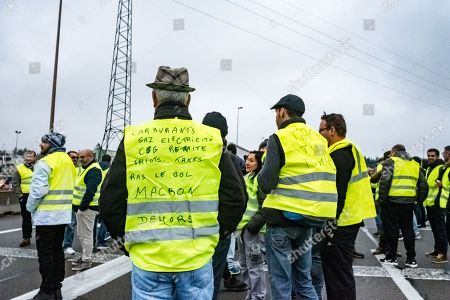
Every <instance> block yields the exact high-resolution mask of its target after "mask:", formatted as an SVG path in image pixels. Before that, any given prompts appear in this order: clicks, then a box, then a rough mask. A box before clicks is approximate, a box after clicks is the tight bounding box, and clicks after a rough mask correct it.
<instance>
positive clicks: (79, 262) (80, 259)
mask: <svg viewBox="0 0 450 300" xmlns="http://www.w3.org/2000/svg"><path fill="white" fill-rule="evenodd" d="M82 262H83V259H82V258H81V257H80V258H79V259H75V260H72V266H78V265H79V264H81V263H82Z"/></svg>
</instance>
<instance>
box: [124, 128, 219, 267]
mask: <svg viewBox="0 0 450 300" xmlns="http://www.w3.org/2000/svg"><path fill="white" fill-rule="evenodd" d="M124 146H125V157H126V166H127V171H126V176H127V189H128V201H127V218H126V223H125V247H126V249H127V250H128V251H129V253H130V257H131V260H132V261H133V263H134V264H135V265H136V266H137V267H139V268H141V269H143V270H147V271H152V272H184V271H191V270H196V269H199V268H201V267H203V266H204V265H205V264H207V263H208V262H209V261H210V260H211V258H212V255H213V254H214V249H215V247H216V245H217V242H218V240H219V224H218V221H217V216H218V202H219V200H218V199H219V198H218V191H219V184H220V176H221V173H220V170H219V161H220V158H221V155H222V147H223V141H222V137H221V135H220V131H219V130H217V129H215V128H212V127H208V126H205V125H202V124H200V123H197V122H194V121H191V120H180V119H164V120H153V121H150V122H146V123H143V124H140V125H136V126H131V127H127V128H126V129H125V136H124Z"/></svg>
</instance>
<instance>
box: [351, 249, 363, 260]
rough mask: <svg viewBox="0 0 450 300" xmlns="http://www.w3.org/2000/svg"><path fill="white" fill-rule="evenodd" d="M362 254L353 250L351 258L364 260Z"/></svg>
mask: <svg viewBox="0 0 450 300" xmlns="http://www.w3.org/2000/svg"><path fill="white" fill-rule="evenodd" d="M364 257H365V256H364V254H362V253H359V252H356V251H355V250H353V258H364Z"/></svg>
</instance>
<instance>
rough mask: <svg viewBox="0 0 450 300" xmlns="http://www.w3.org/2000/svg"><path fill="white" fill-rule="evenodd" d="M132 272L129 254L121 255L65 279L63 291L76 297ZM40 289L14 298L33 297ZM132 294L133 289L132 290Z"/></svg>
mask: <svg viewBox="0 0 450 300" xmlns="http://www.w3.org/2000/svg"><path fill="white" fill-rule="evenodd" d="M129 272H131V261H130V258H129V257H127V256H120V257H118V258H116V259H113V260H111V261H109V262H107V263H104V264H102V265H99V266H96V267H94V268H91V269H88V270H86V271H84V272H80V273H78V274H75V275H73V276H70V277H68V278H66V279H64V282H63V286H62V288H61V292H62V295H63V299H76V298H77V297H80V296H82V295H85V294H87V293H89V292H90V291H92V290H95V289H97V288H99V287H101V286H103V285H105V284H107V283H108V282H111V281H113V280H114V279H117V278H119V277H121V276H123V275H125V274H127V273H129ZM38 292H39V289H36V290H34V291H31V292H29V293H26V294H24V295H21V296H19V297H16V298H13V299H12V300H25V299H31V298H32V297H34V296H35V295H36V294H37V293H38ZM130 294H131V291H130Z"/></svg>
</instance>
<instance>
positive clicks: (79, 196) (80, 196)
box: [73, 195, 83, 199]
mask: <svg viewBox="0 0 450 300" xmlns="http://www.w3.org/2000/svg"><path fill="white" fill-rule="evenodd" d="M73 198H74V199H83V195H73Z"/></svg>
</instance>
